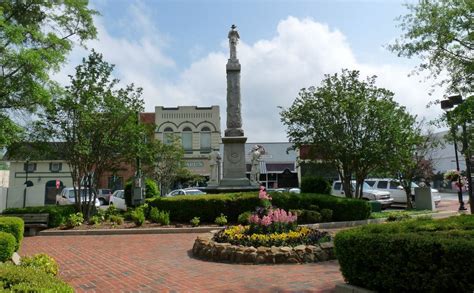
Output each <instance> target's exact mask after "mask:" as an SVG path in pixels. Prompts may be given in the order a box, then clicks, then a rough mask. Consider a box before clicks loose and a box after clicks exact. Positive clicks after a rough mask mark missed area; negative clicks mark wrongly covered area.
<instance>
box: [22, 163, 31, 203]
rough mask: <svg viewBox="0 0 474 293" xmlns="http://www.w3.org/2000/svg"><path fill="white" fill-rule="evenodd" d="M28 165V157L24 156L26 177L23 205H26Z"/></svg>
mask: <svg viewBox="0 0 474 293" xmlns="http://www.w3.org/2000/svg"><path fill="white" fill-rule="evenodd" d="M29 167H30V158H26V167H25V172H26V179H25V190H23V207H26V190H27V188H28V168H29Z"/></svg>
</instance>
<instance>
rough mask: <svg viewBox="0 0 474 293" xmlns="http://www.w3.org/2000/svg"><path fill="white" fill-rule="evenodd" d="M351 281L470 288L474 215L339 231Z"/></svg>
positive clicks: (407, 288) (394, 287)
mask: <svg viewBox="0 0 474 293" xmlns="http://www.w3.org/2000/svg"><path fill="white" fill-rule="evenodd" d="M334 244H335V249H336V256H337V259H338V261H339V264H340V268H341V272H342V274H343V276H344V279H346V280H347V281H348V282H349V283H350V284H352V285H355V286H363V287H365V288H367V289H370V290H376V291H378V292H472V291H473V290H474V279H473V277H472V276H473V275H474V266H473V265H472V263H473V262H474V215H463V216H457V217H451V218H448V219H442V220H433V219H411V220H406V221H401V222H392V223H386V224H382V225H381V224H373V225H366V226H363V227H360V228H356V229H351V230H345V231H341V232H339V233H338V234H337V235H336V238H335V240H334Z"/></svg>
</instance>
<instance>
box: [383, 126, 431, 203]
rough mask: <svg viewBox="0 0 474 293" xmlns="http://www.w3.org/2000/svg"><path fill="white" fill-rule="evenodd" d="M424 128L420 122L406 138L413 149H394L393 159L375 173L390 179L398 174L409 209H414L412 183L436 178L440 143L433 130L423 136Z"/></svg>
mask: <svg viewBox="0 0 474 293" xmlns="http://www.w3.org/2000/svg"><path fill="white" fill-rule="evenodd" d="M423 128H424V123H423V122H420V123H419V124H418V125H417V126H416V127H415V128H414V131H413V132H412V134H411V136H409V137H406V141H407V145H409V146H411V147H406V146H405V147H403V148H398V149H393V150H392V157H391V159H390V160H388V161H387V162H386V164H385V165H382V166H381V168H379V169H378V170H377V171H375V173H376V174H383V175H386V174H388V175H389V176H390V177H392V176H393V175H394V174H396V176H395V177H396V178H397V179H398V180H399V181H400V185H401V186H402V187H403V190H404V191H405V194H406V198H407V209H411V208H413V201H412V198H413V197H412V192H411V190H412V182H414V181H416V180H422V179H425V180H428V181H430V180H431V178H433V176H434V173H433V170H434V166H433V165H434V160H433V153H434V152H435V150H436V148H437V147H438V146H439V145H440V141H439V139H438V138H437V137H436V136H435V135H434V134H433V132H432V131H431V130H428V131H426V132H425V133H424V134H423V133H422V131H423Z"/></svg>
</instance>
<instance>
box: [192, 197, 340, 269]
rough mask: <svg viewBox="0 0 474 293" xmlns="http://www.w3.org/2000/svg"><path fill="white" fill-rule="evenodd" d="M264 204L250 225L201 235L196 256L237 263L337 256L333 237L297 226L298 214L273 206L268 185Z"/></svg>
mask: <svg viewBox="0 0 474 293" xmlns="http://www.w3.org/2000/svg"><path fill="white" fill-rule="evenodd" d="M259 199H260V200H261V204H262V206H261V207H258V208H257V209H256V211H255V212H254V213H253V214H251V215H249V216H248V221H249V223H250V225H248V226H241V225H239V226H232V227H229V228H226V229H223V230H220V231H215V232H213V233H211V235H207V236H204V237H198V238H197V239H196V241H195V243H194V247H193V254H194V255H195V256H196V257H199V258H202V259H206V260H213V261H227V262H235V263H254V264H260V263H305V262H315V261H324V260H328V259H332V258H334V253H333V252H332V247H333V245H332V243H331V242H330V240H331V237H330V236H329V234H328V233H327V232H321V231H318V230H315V229H312V228H308V227H298V226H297V218H298V216H297V215H294V214H292V213H291V212H288V213H287V212H286V211H285V210H282V209H278V208H275V207H273V206H272V205H271V202H270V201H271V200H272V198H271V197H270V195H268V194H267V193H266V191H265V189H264V188H261V190H260V193H259Z"/></svg>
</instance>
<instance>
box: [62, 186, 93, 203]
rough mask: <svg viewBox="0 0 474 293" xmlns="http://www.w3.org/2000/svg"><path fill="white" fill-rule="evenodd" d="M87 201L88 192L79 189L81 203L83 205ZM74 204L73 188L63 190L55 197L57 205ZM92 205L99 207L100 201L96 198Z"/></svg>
mask: <svg viewBox="0 0 474 293" xmlns="http://www.w3.org/2000/svg"><path fill="white" fill-rule="evenodd" d="M88 200H89V190H88V189H81V202H82V203H85V202H88ZM75 203H76V195H75V194H74V188H73V187H66V188H64V189H63V190H62V191H61V193H60V194H58V195H56V204H57V205H71V204H75ZM94 205H95V206H96V207H100V201H99V199H98V198H96V199H95V201H94Z"/></svg>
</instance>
